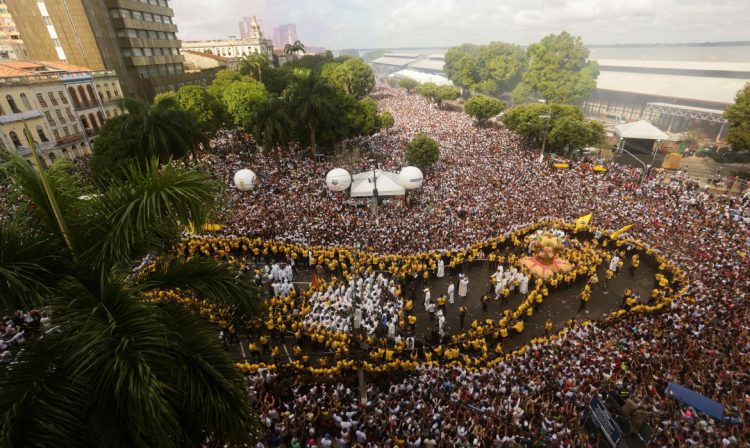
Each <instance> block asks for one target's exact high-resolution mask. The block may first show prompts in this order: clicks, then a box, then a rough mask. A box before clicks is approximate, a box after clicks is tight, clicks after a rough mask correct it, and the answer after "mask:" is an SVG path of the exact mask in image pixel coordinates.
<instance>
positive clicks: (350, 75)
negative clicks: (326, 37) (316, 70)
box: [321, 56, 375, 99]
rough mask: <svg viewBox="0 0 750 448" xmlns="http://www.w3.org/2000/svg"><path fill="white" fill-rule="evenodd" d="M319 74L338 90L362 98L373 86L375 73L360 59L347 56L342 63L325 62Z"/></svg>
mask: <svg viewBox="0 0 750 448" xmlns="http://www.w3.org/2000/svg"><path fill="white" fill-rule="evenodd" d="M321 76H322V77H323V78H324V79H325V80H326V81H328V83H329V84H331V85H332V86H334V87H335V88H336V89H337V90H339V91H340V92H342V93H344V94H346V95H352V96H354V97H355V98H357V99H362V98H364V97H366V96H367V95H369V94H370V92H372V89H374V88H375V74H374V73H373V72H372V69H371V68H370V66H369V65H367V64H366V63H365V62H364V61H363V60H362V59H360V58H355V57H351V56H349V57H347V59H346V60H345V61H344V62H343V63H338V62H331V63H328V64H325V65H324V66H323V69H322V71H321Z"/></svg>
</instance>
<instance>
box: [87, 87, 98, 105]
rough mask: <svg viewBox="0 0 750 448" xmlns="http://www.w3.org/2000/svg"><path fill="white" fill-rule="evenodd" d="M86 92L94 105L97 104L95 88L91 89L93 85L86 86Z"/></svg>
mask: <svg viewBox="0 0 750 448" xmlns="http://www.w3.org/2000/svg"><path fill="white" fill-rule="evenodd" d="M86 90H87V91H88V92H89V100H91V102H92V103H96V94H95V93H94V88H93V87H91V84H89V85H87V86H86Z"/></svg>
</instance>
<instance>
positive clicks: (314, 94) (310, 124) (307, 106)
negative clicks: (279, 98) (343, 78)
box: [286, 72, 336, 152]
mask: <svg viewBox="0 0 750 448" xmlns="http://www.w3.org/2000/svg"><path fill="white" fill-rule="evenodd" d="M286 93H287V98H288V99H289V100H290V102H291V104H292V108H293V109H294V114H295V118H296V119H297V121H298V122H299V123H301V124H302V125H303V126H304V127H307V129H308V131H309V132H310V147H311V148H312V149H313V152H315V150H316V149H317V146H316V144H315V132H316V131H317V129H318V126H320V123H322V122H323V121H325V120H327V119H328V117H330V115H331V114H332V113H333V109H334V106H333V97H334V95H335V94H336V92H335V90H334V89H333V87H331V85H330V84H328V83H327V82H326V80H325V79H323V78H321V77H320V76H319V75H318V74H316V73H315V72H309V73H307V74H306V75H303V76H299V77H297V78H296V79H295V80H294V81H293V82H292V84H291V85H290V86H289V87H288V89H287V92H286Z"/></svg>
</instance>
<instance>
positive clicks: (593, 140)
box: [503, 103, 604, 149]
mask: <svg viewBox="0 0 750 448" xmlns="http://www.w3.org/2000/svg"><path fill="white" fill-rule="evenodd" d="M503 123H504V124H505V126H506V127H507V128H508V129H510V130H511V131H514V132H516V133H517V134H519V135H521V136H522V137H524V138H525V139H527V140H528V141H530V142H533V143H534V144H536V145H541V144H542V142H543V141H544V139H545V137H546V139H547V142H548V143H549V146H550V147H551V148H553V149H562V148H564V147H566V146H567V147H569V148H570V149H580V148H583V147H585V146H590V145H596V144H598V143H600V142H601V141H602V139H603V138H604V126H603V125H602V124H601V123H599V122H598V121H590V122H587V121H586V120H585V119H584V116H583V112H581V109H580V108H578V107H576V106H570V105H565V104H551V105H548V104H540V103H530V104H522V105H520V106H516V107H514V108H512V109H510V110H508V111H507V112H506V113H505V115H503Z"/></svg>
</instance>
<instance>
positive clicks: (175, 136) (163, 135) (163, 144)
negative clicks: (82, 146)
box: [119, 95, 205, 163]
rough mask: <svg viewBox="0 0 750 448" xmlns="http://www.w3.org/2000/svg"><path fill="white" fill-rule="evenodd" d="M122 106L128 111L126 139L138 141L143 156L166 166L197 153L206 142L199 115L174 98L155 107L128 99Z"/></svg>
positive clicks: (123, 131)
mask: <svg viewBox="0 0 750 448" xmlns="http://www.w3.org/2000/svg"><path fill="white" fill-rule="evenodd" d="M119 106H120V107H122V108H123V109H125V111H127V114H125V119H124V120H122V121H121V122H119V123H121V127H120V133H121V135H122V138H123V139H129V138H135V139H136V142H137V153H138V154H140V155H141V156H144V155H145V156H156V157H158V158H159V160H160V161H161V162H162V163H165V162H166V161H168V160H169V159H180V158H183V157H185V156H187V155H188V154H190V153H195V152H197V150H198V148H199V146H200V145H201V143H203V142H204V140H205V136H204V135H202V134H201V132H200V129H199V128H198V123H197V119H196V117H195V115H193V114H192V113H190V112H188V111H186V110H185V109H183V108H181V107H180V105H179V104H178V103H177V99H176V98H175V96H174V95H171V96H162V97H158V98H156V99H155V102H154V104H152V105H147V104H145V103H142V102H140V101H138V100H134V99H130V98H125V99H122V100H120V102H119Z"/></svg>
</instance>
